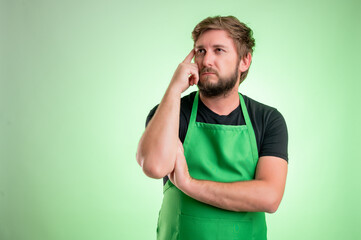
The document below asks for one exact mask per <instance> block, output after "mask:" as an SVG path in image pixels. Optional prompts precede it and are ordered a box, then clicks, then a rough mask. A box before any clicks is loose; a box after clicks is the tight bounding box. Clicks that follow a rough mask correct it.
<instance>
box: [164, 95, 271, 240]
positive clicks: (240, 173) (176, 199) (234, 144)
mask: <svg viewBox="0 0 361 240" xmlns="http://www.w3.org/2000/svg"><path fill="white" fill-rule="evenodd" d="M239 96H240V102H241V108H242V112H243V115H244V119H245V122H246V125H239V126H233V125H219V124H209V123H202V122H196V117H197V108H198V92H197V93H196V95H195V98H194V102H193V107H192V113H191V117H190V121H189V125H188V131H187V135H186V138H185V140H184V143H183V147H184V155H185V158H186V160H187V164H188V169H189V174H190V175H191V177H192V178H195V179H202V180H211V181H217V182H235V181H247V180H252V179H254V174H255V170H256V166H257V162H258V151H257V143H256V137H255V135H254V131H253V128H252V124H251V121H250V119H249V116H248V112H247V108H246V105H245V103H244V100H243V97H242V95H241V94H239ZM163 195H164V196H163V203H162V207H161V209H160V211H159V217H158V224H157V239H158V240H193V239H194V240H238V239H246V240H250V239H253V240H259V239H267V227H266V219H265V213H264V212H234V211H228V210H225V209H221V208H217V207H214V206H211V205H208V204H205V203H203V202H200V201H197V200H195V199H193V198H191V197H189V196H188V195H186V194H184V193H183V192H182V191H180V190H179V189H178V188H177V187H176V186H175V185H174V184H173V183H172V182H171V181H170V180H168V181H167V183H166V184H165V185H164V187H163Z"/></svg>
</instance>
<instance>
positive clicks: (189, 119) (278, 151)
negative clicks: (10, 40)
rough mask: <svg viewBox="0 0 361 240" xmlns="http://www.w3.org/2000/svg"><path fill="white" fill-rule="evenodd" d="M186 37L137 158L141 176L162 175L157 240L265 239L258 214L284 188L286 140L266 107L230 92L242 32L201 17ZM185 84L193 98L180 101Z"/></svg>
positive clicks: (249, 41) (247, 60)
mask: <svg viewBox="0 0 361 240" xmlns="http://www.w3.org/2000/svg"><path fill="white" fill-rule="evenodd" d="M192 37H193V40H194V49H192V51H191V52H190V53H189V54H188V56H187V57H186V58H185V59H184V61H183V62H182V63H180V64H179V66H178V68H177V69H176V71H175V73H174V75H173V78H172V80H171V82H170V84H169V86H168V89H167V90H166V92H165V95H164V97H163V99H162V101H161V103H160V104H159V106H156V107H155V108H154V109H153V110H152V111H151V112H150V114H149V116H148V118H147V127H146V129H145V132H144V134H143V136H142V137H141V139H140V142H139V146H138V151H137V161H138V163H139V165H140V166H141V167H142V169H143V171H144V173H145V174H146V175H147V176H149V177H151V178H163V183H164V186H163V194H164V197H163V203H162V207H161V210H160V212H159V219H158V227H157V238H158V239H162V240H163V239H164V240H169V239H181V240H183V239H184V240H185V239H187V240H192V239H197V240H200V239H207V240H212V239H267V227H266V221H265V212H268V213H273V212H275V211H276V210H277V208H278V206H279V204H280V202H281V199H282V196H283V192H284V188H285V182H286V175H287V167H288V155H287V142H288V134H287V127H286V123H285V121H284V118H283V117H282V115H281V114H280V113H279V112H278V111H277V110H276V109H275V108H273V107H270V106H267V105H264V104H261V103H259V102H256V101H255V100H253V99H251V98H249V97H247V96H245V95H242V94H240V93H239V92H238V87H239V85H240V83H241V82H242V81H243V80H244V79H245V78H246V76H247V73H248V69H249V67H250V64H251V61H252V53H253V47H254V39H253V37H252V31H251V29H250V28H248V27H247V26H246V25H245V24H243V23H241V22H239V20H238V19H236V18H235V17H232V16H228V17H209V18H206V19H204V20H203V21H202V22H200V23H199V24H198V25H197V26H196V27H195V29H194V30H193V32H192ZM193 58H194V63H192V59H193ZM194 84H197V86H198V88H199V91H197V92H193V93H191V94H189V95H187V96H185V97H183V98H181V93H182V92H184V91H185V90H186V89H187V88H188V87H189V86H191V85H194Z"/></svg>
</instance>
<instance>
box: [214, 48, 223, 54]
mask: <svg viewBox="0 0 361 240" xmlns="http://www.w3.org/2000/svg"><path fill="white" fill-rule="evenodd" d="M216 52H218V53H220V52H224V50H223V49H222V48H216Z"/></svg>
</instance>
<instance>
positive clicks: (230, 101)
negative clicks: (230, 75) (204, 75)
mask: <svg viewBox="0 0 361 240" xmlns="http://www.w3.org/2000/svg"><path fill="white" fill-rule="evenodd" d="M199 98H200V99H201V101H202V102H203V103H204V105H206V106H207V107H208V108H209V109H210V110H212V111H213V112H215V113H217V114H218V115H228V114H230V113H231V112H232V111H233V110H234V109H236V108H237V107H238V106H239V95H238V84H236V85H235V87H234V88H232V90H230V91H229V92H227V93H226V94H222V95H220V96H215V97H206V96H204V95H203V94H202V93H201V92H200V93H199Z"/></svg>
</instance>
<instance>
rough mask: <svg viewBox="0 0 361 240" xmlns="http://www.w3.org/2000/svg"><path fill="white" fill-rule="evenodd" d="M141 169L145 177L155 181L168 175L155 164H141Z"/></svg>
mask: <svg viewBox="0 0 361 240" xmlns="http://www.w3.org/2000/svg"><path fill="white" fill-rule="evenodd" d="M146 163H147V162H146ZM142 169H143V172H144V174H145V175H147V176H148V177H150V178H155V179H161V178H163V177H165V176H166V175H167V174H168V173H166V172H165V171H164V170H163V169H162V168H161V166H159V165H156V164H152V165H151V164H143V167H142Z"/></svg>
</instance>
